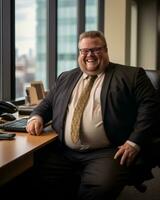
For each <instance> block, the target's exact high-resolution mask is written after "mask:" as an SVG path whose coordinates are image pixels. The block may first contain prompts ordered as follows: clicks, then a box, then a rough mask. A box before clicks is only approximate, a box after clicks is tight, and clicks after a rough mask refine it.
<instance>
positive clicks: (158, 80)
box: [145, 69, 160, 90]
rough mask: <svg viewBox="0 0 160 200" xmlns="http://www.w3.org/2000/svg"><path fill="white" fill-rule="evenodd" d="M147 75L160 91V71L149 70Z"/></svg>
mask: <svg viewBox="0 0 160 200" xmlns="http://www.w3.org/2000/svg"><path fill="white" fill-rule="evenodd" d="M145 71H146V74H147V76H148V77H149V79H150V80H151V82H152V84H153V86H154V88H155V89H156V90H160V70H149V69H146V70H145Z"/></svg>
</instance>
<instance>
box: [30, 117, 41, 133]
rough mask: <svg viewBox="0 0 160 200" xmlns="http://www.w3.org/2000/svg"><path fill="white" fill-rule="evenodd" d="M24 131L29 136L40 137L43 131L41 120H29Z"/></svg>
mask: <svg viewBox="0 0 160 200" xmlns="http://www.w3.org/2000/svg"><path fill="white" fill-rule="evenodd" d="M26 130H27V132H28V133H29V134H31V135H40V134H41V133H42V130H43V120H42V118H41V117H40V116H34V117H33V118H31V119H29V122H28V123H27V127H26Z"/></svg>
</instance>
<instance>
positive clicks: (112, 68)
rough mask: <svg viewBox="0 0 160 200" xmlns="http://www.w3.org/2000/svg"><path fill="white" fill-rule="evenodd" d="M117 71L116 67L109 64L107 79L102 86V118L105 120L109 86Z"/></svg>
mask: <svg viewBox="0 0 160 200" xmlns="http://www.w3.org/2000/svg"><path fill="white" fill-rule="evenodd" d="M114 71H115V66H114V64H113V63H109V66H108V68H107V70H106V73H105V78H104V81H103V85H102V92H101V106H102V117H103V119H104V115H105V111H106V106H107V105H106V102H107V96H108V91H109V86H110V83H111V80H112V76H113V73H114Z"/></svg>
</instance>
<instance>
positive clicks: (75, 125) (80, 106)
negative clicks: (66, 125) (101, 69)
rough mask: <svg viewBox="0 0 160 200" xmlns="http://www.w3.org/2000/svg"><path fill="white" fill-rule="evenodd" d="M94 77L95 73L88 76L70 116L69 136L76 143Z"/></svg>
mask: <svg viewBox="0 0 160 200" xmlns="http://www.w3.org/2000/svg"><path fill="white" fill-rule="evenodd" d="M96 78H97V75H96V76H90V77H89V79H90V80H89V81H88V83H87V85H86V87H85V88H84V90H83V91H82V94H81V95H80V97H79V99H78V102H77V105H76V107H75V110H74V113H73V118H72V124H71V138H72V141H73V143H77V142H78V140H79V136H80V134H79V131H80V123H81V117H82V114H83V110H84V108H85V105H86V104H87V101H88V99H89V95H90V91H91V89H92V86H93V83H94V81H95V79H96Z"/></svg>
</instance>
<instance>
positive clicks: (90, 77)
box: [88, 75, 97, 81]
mask: <svg viewBox="0 0 160 200" xmlns="http://www.w3.org/2000/svg"><path fill="white" fill-rule="evenodd" d="M88 77H89V79H90V80H92V81H94V80H95V79H96V78H97V75H92V76H88Z"/></svg>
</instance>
